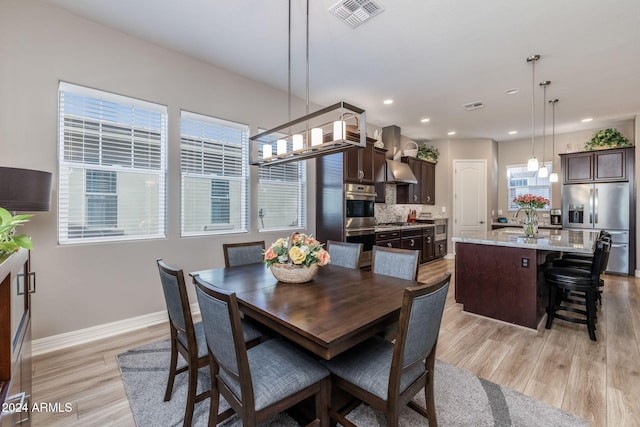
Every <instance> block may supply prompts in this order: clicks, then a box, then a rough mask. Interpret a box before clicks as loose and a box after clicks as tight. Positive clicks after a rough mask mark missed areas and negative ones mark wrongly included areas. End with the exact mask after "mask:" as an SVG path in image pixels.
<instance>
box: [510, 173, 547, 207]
mask: <svg viewBox="0 0 640 427" xmlns="http://www.w3.org/2000/svg"><path fill="white" fill-rule="evenodd" d="M545 165H546V166H547V169H549V174H551V172H553V170H552V169H551V168H552V164H551V162H545ZM523 194H533V195H535V196H542V197H546V198H547V199H549V203H550V204H551V203H552V202H553V201H552V200H551V183H550V182H549V178H539V177H538V172H537V171H535V172H530V171H528V170H527V165H513V166H507V198H508V200H507V203H508V205H507V206H508V209H509V210H510V211H515V210H518V208H519V206H518V205H517V204H515V203H513V199H514V198H516V197H518V196H521V195H523ZM549 207H550V206H545V207H544V209H545V210H546V209H549Z"/></svg>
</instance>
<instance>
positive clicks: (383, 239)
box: [376, 230, 400, 248]
mask: <svg viewBox="0 0 640 427" xmlns="http://www.w3.org/2000/svg"><path fill="white" fill-rule="evenodd" d="M376 246H385V247H387V248H399V247H400V230H394V231H379V232H377V233H376Z"/></svg>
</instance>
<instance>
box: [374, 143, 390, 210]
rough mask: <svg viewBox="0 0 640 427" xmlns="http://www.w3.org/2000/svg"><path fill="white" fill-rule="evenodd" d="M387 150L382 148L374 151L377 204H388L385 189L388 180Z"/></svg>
mask: <svg viewBox="0 0 640 427" xmlns="http://www.w3.org/2000/svg"><path fill="white" fill-rule="evenodd" d="M386 152H387V150H385V149H382V148H374V149H373V181H374V182H375V187H376V203H385V202H386V191H385V188H384V185H385V181H386V180H387V162H386V160H385V153H386Z"/></svg>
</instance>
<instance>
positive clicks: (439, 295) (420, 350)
mask: <svg viewBox="0 0 640 427" xmlns="http://www.w3.org/2000/svg"><path fill="white" fill-rule="evenodd" d="M449 278H450V276H449V277H447V278H446V279H445V280H446V283H444V284H443V285H442V286H441V287H440V288H439V289H437V290H435V291H433V292H430V293H428V294H425V295H420V296H416V297H414V298H413V299H412V301H411V311H410V314H409V324H408V326H407V328H406V338H405V340H404V342H405V346H404V357H403V359H402V366H403V367H407V366H410V365H412V364H413V363H415V362H416V361H419V360H424V359H425V358H426V357H427V355H428V354H429V353H431V350H432V349H433V346H434V345H435V343H436V340H437V339H438V333H439V331H440V322H441V321H442V313H443V311H444V303H445V300H446V298H447V292H448V290H449Z"/></svg>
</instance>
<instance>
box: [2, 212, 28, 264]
mask: <svg viewBox="0 0 640 427" xmlns="http://www.w3.org/2000/svg"><path fill="white" fill-rule="evenodd" d="M32 216H33V215H15V216H14V215H11V213H10V212H9V211H8V210H6V209H4V208H0V256H4V255H7V254H12V253H14V252H16V251H17V250H18V249H20V248H25V249H32V248H33V244H32V243H31V238H30V237H29V236H27V235H26V234H20V235H16V234H15V232H16V227H17V226H18V225H21V224H24V223H25V222H27V221H29V218H31V217H32Z"/></svg>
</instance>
